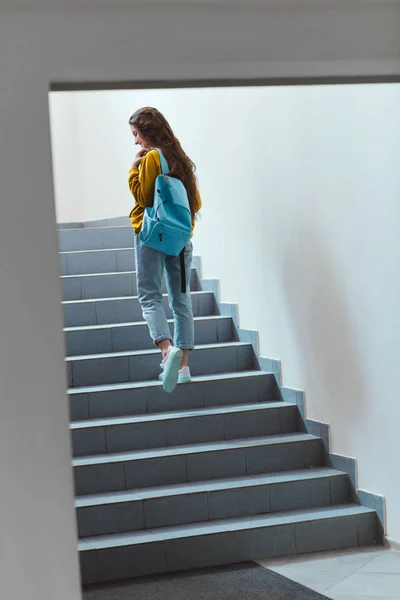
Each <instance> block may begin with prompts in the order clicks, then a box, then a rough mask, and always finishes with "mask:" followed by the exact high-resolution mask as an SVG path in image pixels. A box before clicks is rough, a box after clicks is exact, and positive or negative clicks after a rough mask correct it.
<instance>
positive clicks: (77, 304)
mask: <svg viewBox="0 0 400 600" xmlns="http://www.w3.org/2000/svg"><path fill="white" fill-rule="evenodd" d="M191 298H192V305H193V315H194V316H195V317H207V316H212V315H216V314H217V306H216V302H215V297H214V294H213V293H212V292H191ZM163 305H164V308H165V311H166V314H167V317H168V318H169V319H171V318H172V312H171V309H170V308H169V306H168V297H167V295H166V294H164V297H163ZM62 306H63V309H64V323H65V327H84V326H87V325H106V324H110V323H127V322H132V321H142V320H143V315H142V309H141V307H140V304H139V300H138V298H137V296H131V297H120V298H93V299H87V300H69V301H64V302H63V303H62Z"/></svg>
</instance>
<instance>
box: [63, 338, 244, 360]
mask: <svg viewBox="0 0 400 600" xmlns="http://www.w3.org/2000/svg"><path fill="white" fill-rule="evenodd" d="M248 345H249V344H247V343H246V342H220V343H215V344H199V345H198V346H196V352H202V351H205V350H221V349H224V348H243V347H245V346H248ZM159 352H160V351H159V350H158V348H149V349H147V350H146V349H143V350H124V351H121V352H105V353H103V354H78V355H76V356H67V357H66V358H65V362H66V363H70V362H72V363H73V362H78V361H83V360H104V359H112V358H131V357H135V356H147V355H150V354H159Z"/></svg>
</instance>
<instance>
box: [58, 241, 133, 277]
mask: <svg viewBox="0 0 400 600" xmlns="http://www.w3.org/2000/svg"><path fill="white" fill-rule="evenodd" d="M60 261H61V274H62V275H83V274H88V273H114V272H119V271H134V270H135V248H133V247H130V248H110V249H101V250H75V251H70V252H60Z"/></svg>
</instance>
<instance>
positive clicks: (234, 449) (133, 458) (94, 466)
mask: <svg viewBox="0 0 400 600" xmlns="http://www.w3.org/2000/svg"><path fill="white" fill-rule="evenodd" d="M322 465H323V451H322V441H321V439H320V438H317V437H315V436H312V435H309V434H306V433H289V434H280V435H274V436H263V437H259V438H257V437H252V438H246V439H242V438H241V439H235V440H223V441H214V442H207V443H198V444H187V445H181V446H171V447H167V448H152V449H148V450H137V451H134V452H121V453H114V454H100V455H95V456H88V457H79V458H75V459H74V460H73V466H74V476H75V489H76V494H77V495H78V496H79V495H86V494H97V493H101V492H111V491H122V490H129V489H132V488H137V487H150V486H157V485H167V484H173V483H184V482H190V481H203V480H205V479H223V478H226V477H243V476H245V475H257V474H261V473H263V474H265V473H272V472H275V471H292V470H295V469H305V468H311V467H321V466H322Z"/></svg>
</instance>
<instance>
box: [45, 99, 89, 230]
mask: <svg viewBox="0 0 400 600" xmlns="http://www.w3.org/2000/svg"><path fill="white" fill-rule="evenodd" d="M55 100H56V102H55ZM78 108H80V107H78V96H77V95H76V94H74V93H68V92H66V93H64V94H58V95H57V96H56V97H54V96H53V95H52V94H50V96H49V110H50V124H51V149H52V159H53V173H54V196H55V204H56V216H57V222H58V223H71V222H80V221H83V220H85V213H84V194H85V191H86V190H85V189H84V179H83V174H84V173H83V172H82V158H83V156H82V148H81V145H80V143H79V137H80V136H79V134H80V130H79V116H80V115H79V113H80V111H78ZM55 132H56V135H54V133H55ZM85 139H86V137H85Z"/></svg>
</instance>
